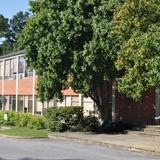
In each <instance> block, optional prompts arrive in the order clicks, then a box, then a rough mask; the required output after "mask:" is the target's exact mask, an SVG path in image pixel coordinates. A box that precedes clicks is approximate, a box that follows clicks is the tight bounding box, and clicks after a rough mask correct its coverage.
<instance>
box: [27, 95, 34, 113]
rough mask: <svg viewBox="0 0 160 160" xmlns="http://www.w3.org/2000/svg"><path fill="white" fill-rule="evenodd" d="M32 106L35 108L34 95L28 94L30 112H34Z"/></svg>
mask: <svg viewBox="0 0 160 160" xmlns="http://www.w3.org/2000/svg"><path fill="white" fill-rule="evenodd" d="M32 108H33V97H32V96H28V112H29V113H32Z"/></svg>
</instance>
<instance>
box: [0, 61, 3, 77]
mask: <svg viewBox="0 0 160 160" xmlns="http://www.w3.org/2000/svg"><path fill="white" fill-rule="evenodd" d="M2 77H3V61H0V79H2Z"/></svg>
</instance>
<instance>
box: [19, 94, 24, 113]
mask: <svg viewBox="0 0 160 160" xmlns="http://www.w3.org/2000/svg"><path fill="white" fill-rule="evenodd" d="M23 106H24V100H23V96H18V108H17V110H18V112H23V108H24V107H23Z"/></svg>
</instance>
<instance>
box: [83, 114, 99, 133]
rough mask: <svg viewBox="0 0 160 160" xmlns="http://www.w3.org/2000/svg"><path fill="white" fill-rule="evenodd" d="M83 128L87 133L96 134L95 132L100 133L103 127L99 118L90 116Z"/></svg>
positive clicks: (85, 118)
mask: <svg viewBox="0 0 160 160" xmlns="http://www.w3.org/2000/svg"><path fill="white" fill-rule="evenodd" d="M83 126H84V129H85V130H86V131H92V132H95V131H99V129H100V126H101V125H100V122H99V119H98V117H96V116H95V115H92V114H90V115H88V116H85V117H84V120H83Z"/></svg>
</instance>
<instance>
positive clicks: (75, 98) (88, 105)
mask: <svg viewBox="0 0 160 160" xmlns="http://www.w3.org/2000/svg"><path fill="white" fill-rule="evenodd" d="M24 53H25V51H19V52H15V53H11V54H8V55H3V56H0V110H13V111H17V112H28V113H32V114H41V113H42V112H43V109H44V108H47V107H54V106H58V107H60V106H83V108H84V112H85V113H86V114H87V113H89V112H90V111H94V110H95V109H96V108H95V105H94V102H93V101H92V100H91V99H90V98H89V97H84V96H83V95H82V94H79V93H75V92H74V91H73V90H72V89H71V88H69V89H66V90H63V91H62V92H63V94H64V100H63V101H62V102H59V101H58V100H57V98H55V99H53V100H51V101H50V102H49V103H47V102H44V103H43V104H42V103H41V102H40V101H39V100H38V98H37V96H36V81H37V78H38V77H37V75H36V73H35V71H34V70H33V69H30V68H27V65H26V61H25V59H24ZM109 96H110V98H109V99H110V101H109V102H108V103H109V104H110V110H111V114H112V115H111V116H112V118H113V119H114V120H116V121H124V122H128V123H134V124H159V119H156V118H155V117H158V116H159V115H160V96H159V94H158V93H157V92H156V90H155V89H154V88H153V89H151V90H149V91H148V92H146V93H145V94H144V95H143V97H142V100H141V101H140V102H135V101H133V100H132V99H130V98H127V97H126V96H125V95H123V94H121V93H119V92H118V91H117V90H116V88H115V86H112V85H111V86H110V91H109Z"/></svg>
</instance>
